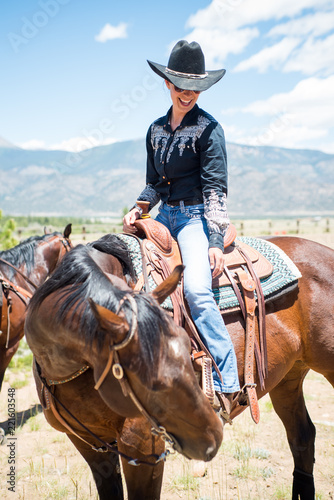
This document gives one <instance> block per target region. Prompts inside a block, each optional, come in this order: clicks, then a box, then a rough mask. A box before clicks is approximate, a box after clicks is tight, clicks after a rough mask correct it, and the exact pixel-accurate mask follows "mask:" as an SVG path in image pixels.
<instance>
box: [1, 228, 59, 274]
mask: <svg viewBox="0 0 334 500" xmlns="http://www.w3.org/2000/svg"><path fill="white" fill-rule="evenodd" d="M56 235H59V236H61V233H58V232H54V233H50V234H43V235H42V236H31V237H30V238H27V239H26V240H24V241H22V242H21V243H19V244H18V245H16V246H15V247H13V248H10V249H9V250H4V251H2V252H0V258H2V259H4V260H7V262H9V263H10V264H13V266H15V267H20V266H21V265H22V264H23V263H25V265H26V270H27V274H28V275H29V274H30V273H31V271H32V269H33V267H34V265H35V249H36V247H38V245H39V244H40V243H41V242H43V241H48V240H49V239H50V238H52V237H53V236H56ZM0 265H1V262H0ZM15 273H16V271H15V270H14V269H12V268H11V267H9V266H7V267H6V276H7V277H8V279H11V278H12V277H13V276H14V275H15Z"/></svg>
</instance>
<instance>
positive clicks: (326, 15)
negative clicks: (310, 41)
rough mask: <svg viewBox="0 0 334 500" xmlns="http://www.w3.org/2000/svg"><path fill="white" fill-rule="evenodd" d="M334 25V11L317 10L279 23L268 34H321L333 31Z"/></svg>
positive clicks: (270, 35)
mask: <svg viewBox="0 0 334 500" xmlns="http://www.w3.org/2000/svg"><path fill="white" fill-rule="evenodd" d="M333 26H334V11H327V12H315V13H314V14H310V15H306V16H303V17H299V18H298V19H292V20H291V21H287V22H285V23H281V24H277V25H276V26H274V27H273V28H272V29H271V30H270V31H269V32H268V36H269V37H273V36H279V35H288V36H305V35H313V36H321V35H324V34H325V33H328V32H329V31H331V30H332V29H333Z"/></svg>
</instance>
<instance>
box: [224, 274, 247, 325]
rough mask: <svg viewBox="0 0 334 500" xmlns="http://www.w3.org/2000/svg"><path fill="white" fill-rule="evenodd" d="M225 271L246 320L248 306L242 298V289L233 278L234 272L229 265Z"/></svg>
mask: <svg viewBox="0 0 334 500" xmlns="http://www.w3.org/2000/svg"><path fill="white" fill-rule="evenodd" d="M224 272H225V274H226V276H227V277H228V279H229V280H230V283H231V285H232V288H233V291H234V293H235V295H236V297H237V299H238V302H239V305H240V309H241V312H242V315H243V317H244V320H245V321H246V308H245V304H244V301H243V299H242V296H241V293H240V290H239V288H238V285H237V284H236V282H235V279H234V278H233V276H232V273H231V271H230V270H229V268H228V267H227V266H224Z"/></svg>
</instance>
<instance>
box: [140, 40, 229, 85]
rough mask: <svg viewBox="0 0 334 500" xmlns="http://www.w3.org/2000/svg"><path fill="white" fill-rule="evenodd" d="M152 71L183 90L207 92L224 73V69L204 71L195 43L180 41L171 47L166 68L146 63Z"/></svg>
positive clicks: (150, 62) (201, 55)
mask: <svg viewBox="0 0 334 500" xmlns="http://www.w3.org/2000/svg"><path fill="white" fill-rule="evenodd" d="M147 62H148V64H149V65H150V67H151V68H152V69H153V71H154V72H155V73H156V74H157V75H159V76H161V77H162V78H165V79H166V80H168V81H170V82H171V83H173V84H174V85H176V87H180V88H181V89H184V90H199V91H203V90H207V89H208V88H210V87H211V86H212V85H214V84H215V83H217V82H218V81H219V80H220V79H221V78H223V76H224V75H225V73H226V70H225V69H218V70H215V71H205V61H204V54H203V51H202V49H201V46H200V45H199V44H198V43H197V42H191V43H188V42H187V41H186V40H180V41H179V42H177V44H176V45H175V46H174V47H173V50H172V52H171V54H170V56H169V61H168V65H167V66H163V65H162V64H157V63H154V62H152V61H147Z"/></svg>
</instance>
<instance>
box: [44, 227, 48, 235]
mask: <svg viewBox="0 0 334 500" xmlns="http://www.w3.org/2000/svg"><path fill="white" fill-rule="evenodd" d="M44 234H48V230H47V228H46V226H44Z"/></svg>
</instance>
